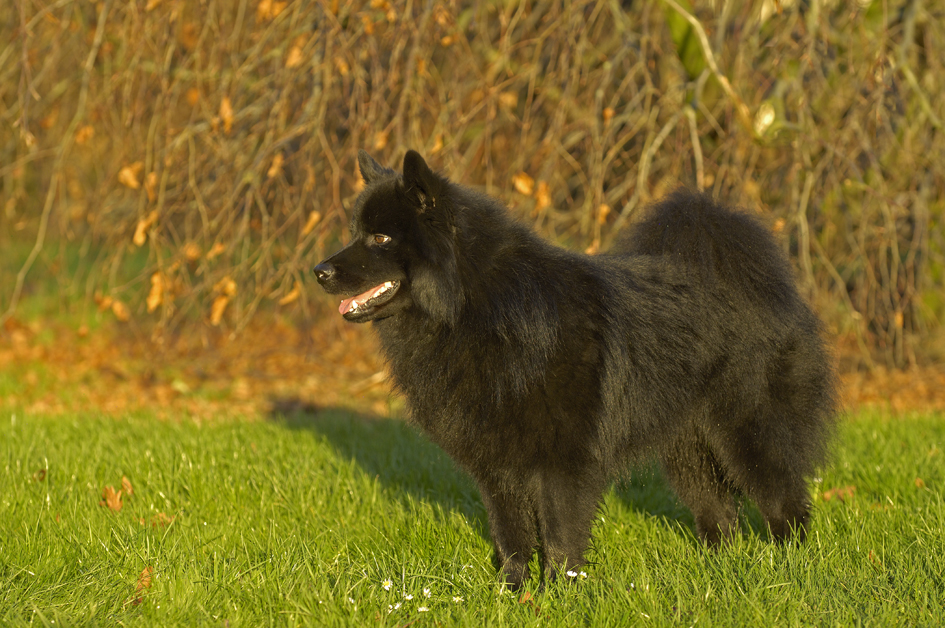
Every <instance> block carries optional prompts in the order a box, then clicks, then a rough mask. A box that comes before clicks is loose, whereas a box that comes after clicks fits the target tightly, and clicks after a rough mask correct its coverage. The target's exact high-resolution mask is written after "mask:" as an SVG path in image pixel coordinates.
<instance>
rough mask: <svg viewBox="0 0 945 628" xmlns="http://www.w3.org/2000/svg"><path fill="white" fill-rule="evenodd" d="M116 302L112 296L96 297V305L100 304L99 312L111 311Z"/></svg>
mask: <svg viewBox="0 0 945 628" xmlns="http://www.w3.org/2000/svg"><path fill="white" fill-rule="evenodd" d="M114 301H115V299H113V298H111V297H110V296H102V295H101V294H96V295H95V303H97V304H98V311H99V312H104V311H105V310H108V309H110V308H111V307H112V303H113V302H114Z"/></svg>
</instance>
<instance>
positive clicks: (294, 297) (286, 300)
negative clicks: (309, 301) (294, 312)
mask: <svg viewBox="0 0 945 628" xmlns="http://www.w3.org/2000/svg"><path fill="white" fill-rule="evenodd" d="M300 294H302V286H301V285H299V282H298V281H296V282H295V287H294V288H292V291H291V292H289V294H287V295H285V296H284V297H282V298H281V299H279V305H288V304H290V303H293V302H295V301H298V299H299V295H300Z"/></svg>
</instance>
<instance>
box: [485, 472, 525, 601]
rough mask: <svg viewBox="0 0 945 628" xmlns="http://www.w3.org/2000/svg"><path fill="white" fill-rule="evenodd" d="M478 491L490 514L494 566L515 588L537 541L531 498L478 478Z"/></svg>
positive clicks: (522, 581)
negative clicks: (491, 484) (497, 487)
mask: <svg viewBox="0 0 945 628" xmlns="http://www.w3.org/2000/svg"><path fill="white" fill-rule="evenodd" d="M479 492H480V494H481V495H482V501H483V503H484V504H485V506H486V512H487V513H488V514H489V532H490V534H491V536H492V543H493V546H494V547H495V562H496V568H497V569H498V570H499V571H500V573H502V574H503V576H504V577H505V582H506V583H507V584H508V585H509V588H511V589H512V590H513V591H514V590H516V589H518V588H520V587H521V586H522V583H524V581H525V579H526V578H527V577H528V561H529V560H531V557H532V554H533V553H534V552H535V545H536V544H537V541H538V530H537V527H536V525H535V514H534V508H533V505H532V502H531V500H530V499H529V498H528V496H527V494H526V493H525V491H524V490H522V491H520V492H516V493H512V492H510V491H507V490H499V489H495V488H493V487H491V486H489V483H487V482H481V481H480V483H479Z"/></svg>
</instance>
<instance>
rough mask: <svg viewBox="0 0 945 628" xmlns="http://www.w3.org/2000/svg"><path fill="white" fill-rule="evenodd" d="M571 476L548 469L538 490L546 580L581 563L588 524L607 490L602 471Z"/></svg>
mask: <svg viewBox="0 0 945 628" xmlns="http://www.w3.org/2000/svg"><path fill="white" fill-rule="evenodd" d="M595 471H596V472H587V473H584V474H574V473H572V472H566V471H563V470H559V469H556V470H551V471H548V472H546V473H544V474H543V475H542V478H541V486H540V488H539V489H538V526H539V534H540V535H541V559H542V573H543V574H544V577H545V578H546V579H548V580H551V581H553V580H555V579H556V578H557V576H558V574H559V573H560V572H561V571H563V572H565V573H567V572H569V571H571V572H573V570H575V569H576V568H577V567H580V566H581V565H583V564H584V550H585V549H587V544H588V541H589V540H590V537H591V524H592V523H593V521H594V514H595V513H596V512H597V507H598V504H599V503H600V499H601V496H602V495H603V492H604V488H605V487H606V481H607V475H606V474H605V473H604V472H603V470H600V469H595Z"/></svg>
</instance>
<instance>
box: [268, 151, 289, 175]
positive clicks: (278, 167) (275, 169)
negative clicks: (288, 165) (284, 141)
mask: <svg viewBox="0 0 945 628" xmlns="http://www.w3.org/2000/svg"><path fill="white" fill-rule="evenodd" d="M284 161H285V157H283V156H282V153H276V154H275V156H274V157H273V158H272V165H271V166H269V171H268V172H267V173H266V177H267V178H269V179H272V178H274V177H278V176H279V175H280V174H282V163H283V162H284Z"/></svg>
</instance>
